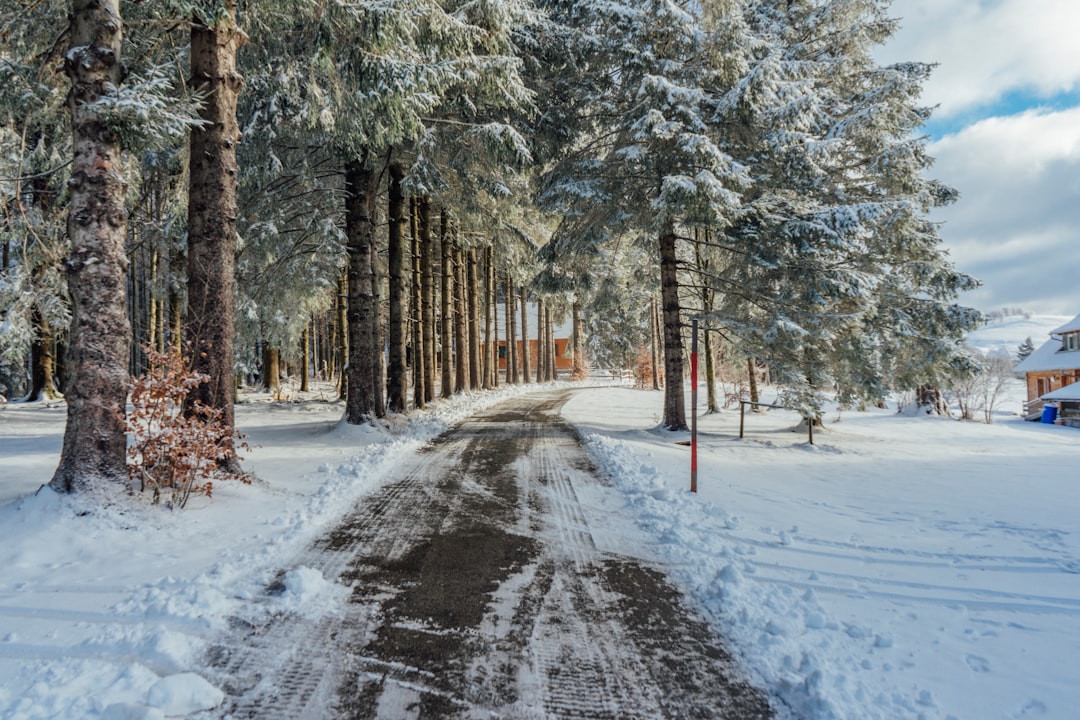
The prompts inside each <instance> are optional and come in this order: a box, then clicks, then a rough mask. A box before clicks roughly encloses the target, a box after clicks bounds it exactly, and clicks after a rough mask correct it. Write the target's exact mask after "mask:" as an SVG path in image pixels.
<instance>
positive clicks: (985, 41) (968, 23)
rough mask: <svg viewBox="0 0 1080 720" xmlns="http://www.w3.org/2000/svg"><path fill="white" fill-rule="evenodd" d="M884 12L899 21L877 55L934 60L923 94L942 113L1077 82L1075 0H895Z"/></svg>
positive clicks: (1047, 92) (1079, 55)
mask: <svg viewBox="0 0 1080 720" xmlns="http://www.w3.org/2000/svg"><path fill="white" fill-rule="evenodd" d="M890 15H892V16H893V17H898V18H900V19H901V23H902V24H901V29H900V31H899V32H898V33H897V34H896V36H894V38H893V40H892V41H891V42H890V43H889V44H888V46H887V47H885V48H884V49H883V50H882V51H881V53H880V57H881V59H882V60H884V61H887V62H888V61H897V60H918V61H924V62H937V63H940V67H938V68H937V70H936V71H935V73H934V75H933V76H932V77H931V79H930V81H929V82H928V83H927V85H926V89H925V92H924V94H923V99H924V101H925V102H926V103H927V104H928V105H940V109H939V111H938V116H940V117H945V116H949V115H953V114H955V113H958V112H961V111H964V110H967V109H971V108H973V107H978V106H980V105H986V104H989V103H992V102H994V101H996V100H998V99H1000V98H1001V97H1002V96H1003V95H1004V94H1006V93H1008V92H1010V91H1016V90H1021V91H1026V92H1035V93H1036V94H1037V95H1038V96H1040V97H1051V96H1053V95H1055V94H1058V93H1063V92H1068V91H1071V90H1075V89H1076V88H1077V87H1080V42H1078V41H1077V37H1076V36H1077V31H1078V30H1080V2H1077V0H894V2H893V4H892V6H891V8H890Z"/></svg>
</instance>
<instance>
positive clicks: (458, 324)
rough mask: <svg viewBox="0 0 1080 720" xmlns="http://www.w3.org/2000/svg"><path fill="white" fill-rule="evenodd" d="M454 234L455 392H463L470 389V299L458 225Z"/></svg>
mask: <svg viewBox="0 0 1080 720" xmlns="http://www.w3.org/2000/svg"><path fill="white" fill-rule="evenodd" d="M454 236H455V237H454V239H455V242H454V287H455V289H456V292H455V293H454V360H455V369H456V370H457V373H456V374H455V376H454V392H462V391H464V390H468V389H469V312H468V305H469V301H468V299H467V298H466V297H465V293H466V292H467V290H466V282H465V275H466V271H465V251H464V250H462V249H461V246H460V245H458V244H457V242H456V240H457V228H456V227H455V228H454Z"/></svg>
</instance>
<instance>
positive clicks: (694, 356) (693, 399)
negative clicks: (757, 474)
mask: <svg viewBox="0 0 1080 720" xmlns="http://www.w3.org/2000/svg"><path fill="white" fill-rule="evenodd" d="M690 338H691V339H690V492H692V493H696V492H697V368H698V341H697V338H698V321H697V318H694V319H693V321H692V323H691V334H690Z"/></svg>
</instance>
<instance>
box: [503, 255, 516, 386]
mask: <svg viewBox="0 0 1080 720" xmlns="http://www.w3.org/2000/svg"><path fill="white" fill-rule="evenodd" d="M514 297H515V295H514V277H513V276H512V275H511V274H510V271H509V270H507V271H506V288H505V298H506V384H507V385H517V384H518V382H519V375H518V348H517V323H516V322H515V320H516V319H517V315H516V314H515V309H516V308H515V307H514Z"/></svg>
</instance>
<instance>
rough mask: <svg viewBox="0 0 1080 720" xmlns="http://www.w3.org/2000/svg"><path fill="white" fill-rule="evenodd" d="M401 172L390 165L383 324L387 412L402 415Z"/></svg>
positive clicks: (404, 382) (404, 380) (404, 395)
mask: <svg viewBox="0 0 1080 720" xmlns="http://www.w3.org/2000/svg"><path fill="white" fill-rule="evenodd" d="M404 176H405V171H404V169H403V168H402V167H401V163H398V162H396V161H395V162H392V163H390V188H389V191H390V201H389V207H388V210H389V218H388V220H389V233H388V235H387V251H388V252H387V255H388V257H389V265H388V268H387V276H388V279H389V281H390V318H389V321H388V323H387V337H388V339H389V356H388V358H387V368H386V369H387V373H386V391H387V403H388V406H389V410H390V412H395V413H403V412H406V411H407V410H408V409H409V404H408V403H409V400H408V369H407V368H406V366H405V339H406V337H407V332H406V330H407V327H406V313H405V303H406V298H408V290H407V286H406V283H407V278H406V274H405V232H404V231H405V196H404V195H403V194H402V192H401V180H402V178H403V177H404Z"/></svg>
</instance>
